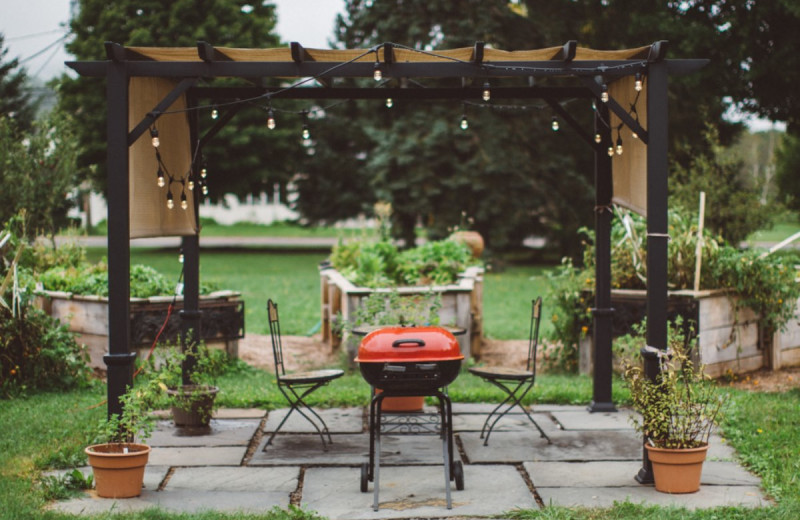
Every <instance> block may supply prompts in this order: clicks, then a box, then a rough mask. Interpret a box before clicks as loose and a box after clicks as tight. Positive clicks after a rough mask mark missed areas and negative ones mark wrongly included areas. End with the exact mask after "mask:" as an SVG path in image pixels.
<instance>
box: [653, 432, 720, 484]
mask: <svg viewBox="0 0 800 520" xmlns="http://www.w3.org/2000/svg"><path fill="white" fill-rule="evenodd" d="M645 448H647V456H648V458H649V459H650V462H652V463H653V477H654V478H655V484H656V491H661V492H662V493H695V492H697V491H698V490H699V489H700V476H701V474H702V472H703V461H705V460H706V452H708V444H706V445H704V446H700V447H699V448H687V449H666V448H656V447H653V446H650V445H648V444H645Z"/></svg>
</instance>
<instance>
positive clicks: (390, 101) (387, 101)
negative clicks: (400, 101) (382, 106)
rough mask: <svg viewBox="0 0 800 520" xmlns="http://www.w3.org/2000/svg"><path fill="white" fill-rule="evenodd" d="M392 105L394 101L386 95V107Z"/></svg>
mask: <svg viewBox="0 0 800 520" xmlns="http://www.w3.org/2000/svg"><path fill="white" fill-rule="evenodd" d="M393 106H394V101H392V98H390V97H387V98H386V108H392V107H393Z"/></svg>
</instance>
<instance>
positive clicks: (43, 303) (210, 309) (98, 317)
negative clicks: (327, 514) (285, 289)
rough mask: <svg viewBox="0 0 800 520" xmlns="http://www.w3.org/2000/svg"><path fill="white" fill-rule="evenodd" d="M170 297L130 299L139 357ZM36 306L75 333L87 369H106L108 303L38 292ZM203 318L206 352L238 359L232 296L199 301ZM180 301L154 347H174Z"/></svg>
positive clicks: (240, 320) (239, 327) (237, 303)
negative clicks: (87, 361)
mask: <svg viewBox="0 0 800 520" xmlns="http://www.w3.org/2000/svg"><path fill="white" fill-rule="evenodd" d="M172 300H173V297H172V296H154V297H151V298H131V301H130V319H131V322H130V323H131V345H132V347H133V349H135V350H136V351H137V352H138V353H139V354H140V356H141V355H143V354H144V353H146V352H147V351H148V350H149V349H150V347H151V345H152V343H153V340H154V339H155V337H156V334H158V331H159V330H160V329H161V327H162V326H163V325H164V321H165V319H166V317H167V309H168V307H169V304H170V303H171V302H172ZM38 305H39V306H40V307H41V308H42V309H44V310H45V311H46V312H47V313H48V314H50V315H51V316H53V317H54V318H57V319H59V320H61V322H62V323H65V324H67V325H68V326H69V330H70V331H72V332H75V333H77V338H76V339H77V341H78V342H79V343H83V344H85V345H86V346H87V349H88V352H89V356H90V359H91V361H90V363H91V366H92V367H96V368H102V369H105V363H104V362H103V356H104V355H105V354H106V353H107V352H108V298H106V297H101V296H83V295H77V294H72V293H66V292H57V291H41V296H40V297H39V302H38ZM199 307H200V311H202V313H203V318H202V327H201V336H202V339H203V340H204V341H205V342H206V344H207V345H208V346H209V347H212V348H220V349H225V351H226V352H227V353H228V354H229V355H231V356H232V357H238V341H239V339H241V338H243V337H244V301H243V300H241V299H240V295H239V293H237V292H233V291H217V292H214V293H211V294H208V295H204V296H200V305H199ZM181 309H183V297H182V296H179V297H177V299H176V301H175V308H174V309H173V311H172V314H171V315H170V318H169V322H167V324H166V327H165V328H164V332H163V333H162V335H161V337H160V338H159V343H164V342H172V343H174V342H176V341H178V334H179V332H180V330H181V318H180V311H181Z"/></svg>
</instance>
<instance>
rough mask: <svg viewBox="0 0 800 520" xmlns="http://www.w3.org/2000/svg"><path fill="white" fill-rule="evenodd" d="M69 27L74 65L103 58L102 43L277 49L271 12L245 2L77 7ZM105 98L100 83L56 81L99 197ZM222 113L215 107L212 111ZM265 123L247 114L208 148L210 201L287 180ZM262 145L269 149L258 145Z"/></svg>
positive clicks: (154, 0) (85, 1) (155, 0)
mask: <svg viewBox="0 0 800 520" xmlns="http://www.w3.org/2000/svg"><path fill="white" fill-rule="evenodd" d="M70 28H71V31H72V34H73V35H74V38H73V39H72V40H71V41H70V42H69V43H68V44H67V50H68V51H69V52H70V53H72V54H73V55H75V57H76V58H77V59H78V60H104V59H106V57H105V51H104V45H103V43H104V42H105V41H114V42H117V43H120V44H123V45H126V46H184V47H195V46H196V44H197V41H198V40H203V41H207V42H209V43H211V44H212V45H215V46H219V47H224V46H228V47H275V46H277V45H278V43H279V40H278V38H277V36H276V35H275V32H274V30H275V6H274V5H272V4H269V3H264V2H249V1H247V0H177V1H173V2H162V1H160V0H135V1H134V0H122V1H118V2H113V3H112V4H109V3H108V2H105V1H103V0H80V3H79V11H78V14H77V15H76V16H75V17H74V18H73V19H72V20H71V21H70ZM105 99H106V97H105V81H104V80H102V79H97V78H84V77H79V78H76V79H72V78H68V77H64V78H62V81H61V87H60V104H61V106H62V107H63V108H64V110H65V111H67V112H68V113H70V114H73V115H75V117H76V120H77V121H80V125H79V126H78V127H77V133H78V137H79V140H80V143H81V149H82V151H81V155H80V159H79V164H80V166H81V167H82V168H86V172H87V174H88V176H89V177H90V178H91V181H92V183H93V184H94V186H95V187H96V188H97V189H99V190H101V191H104V189H105V184H106V170H105V161H106V157H105V154H106V102H105ZM225 110H226V107H220V109H219V112H224V111H225ZM210 114H211V107H207V108H206V109H204V110H202V111H201V112H200V114H199V117H200V118H199V121H200V126H201V129H200V130H201V135H202V132H203V131H204V130H205V129H207V128H209V127H210V126H211V124H212V123H213V121H212V119H211V117H210ZM265 121H266V113H265V111H264V110H263V107H259V106H252V107H247V108H245V109H243V110H242V111H241V113H239V114H237V116H236V117H234V119H233V120H232V121H231V122H230V123H229V124H228V126H227V127H226V128H225V129H224V130H223V131H222V132H220V134H218V135H217V136H216V137H215V139H214V140H213V141H212V143H211V144H210V145H209V146H208V148H207V149H206V160H207V161H208V164H209V171H210V172H211V175H210V176H209V189H210V191H211V196H212V197H215V198H216V197H220V196H222V195H223V194H224V192H226V191H234V192H235V193H237V194H240V195H243V194H246V193H250V192H252V191H258V190H260V189H263V187H264V186H266V185H271V184H272V183H274V182H282V183H285V182H286V181H287V180H288V178H289V177H290V175H291V173H292V168H290V167H287V166H286V163H285V161H282V160H281V158H280V157H276V156H275V155H274V154H272V153H271V152H272V150H273V149H275V148H277V149H280V148H281V146H279V145H278V146H275V145H274V144H273V142H272V139H273V138H274V136H272V137H271V136H269V134H268V133H269V130H267V128H266V126H265V124H264V122H265ZM267 142H269V143H270V144H269V146H264V144H265V143H267ZM276 159H277V160H276ZM89 167H91V168H89ZM221 179H224V182H221ZM227 188H229V189H227Z"/></svg>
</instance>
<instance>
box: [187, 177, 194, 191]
mask: <svg viewBox="0 0 800 520" xmlns="http://www.w3.org/2000/svg"><path fill="white" fill-rule="evenodd" d="M186 187H187V188H189V191H194V181H192V180H190V181H189V182H187V183H186Z"/></svg>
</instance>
